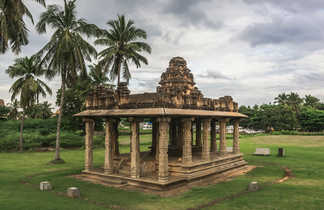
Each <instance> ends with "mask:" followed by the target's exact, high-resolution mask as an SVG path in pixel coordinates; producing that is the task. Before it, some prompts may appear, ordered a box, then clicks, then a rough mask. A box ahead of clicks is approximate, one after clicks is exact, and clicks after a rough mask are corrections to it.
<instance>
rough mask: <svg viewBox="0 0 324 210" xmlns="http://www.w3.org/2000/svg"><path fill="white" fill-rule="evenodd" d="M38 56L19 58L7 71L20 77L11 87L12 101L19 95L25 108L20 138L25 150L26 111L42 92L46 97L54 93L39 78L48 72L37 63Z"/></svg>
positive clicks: (20, 145) (22, 106)
mask: <svg viewBox="0 0 324 210" xmlns="http://www.w3.org/2000/svg"><path fill="white" fill-rule="evenodd" d="M37 61H38V60H37V59H36V57H34V56H33V57H30V58H29V57H24V58H17V59H16V60H15V64H14V65H12V66H9V67H8V69H7V70H6V73H7V74H9V77H10V78H16V77H18V79H17V80H16V81H15V82H14V84H13V85H12V86H11V88H10V90H9V91H10V92H11V93H12V95H11V101H13V100H14V99H15V98H16V97H17V96H19V97H20V100H19V101H20V107H21V108H22V109H23V112H22V114H21V126H20V138H19V149H20V151H22V150H23V129H24V118H25V111H26V110H27V109H28V108H30V107H31V106H33V104H34V103H35V102H36V101H37V100H38V98H39V95H40V94H41V95H42V96H43V97H45V96H46V95H47V94H50V95H51V94H52V90H51V89H50V88H49V87H48V86H47V85H46V83H45V82H43V81H42V80H40V79H39V77H41V76H43V75H44V74H45V72H46V70H45V69H43V68H40V67H39V65H38V63H37Z"/></svg>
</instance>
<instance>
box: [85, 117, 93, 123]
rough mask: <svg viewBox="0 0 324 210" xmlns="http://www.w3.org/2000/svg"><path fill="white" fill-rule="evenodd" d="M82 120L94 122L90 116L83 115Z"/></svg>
mask: <svg viewBox="0 0 324 210" xmlns="http://www.w3.org/2000/svg"><path fill="white" fill-rule="evenodd" d="M82 121H83V122H85V123H86V122H89V123H93V122H94V120H93V119H92V118H90V117H84V118H82Z"/></svg>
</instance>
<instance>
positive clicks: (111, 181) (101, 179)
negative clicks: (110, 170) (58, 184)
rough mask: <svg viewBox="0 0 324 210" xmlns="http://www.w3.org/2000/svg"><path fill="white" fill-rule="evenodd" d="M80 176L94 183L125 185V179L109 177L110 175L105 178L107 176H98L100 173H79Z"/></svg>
mask: <svg viewBox="0 0 324 210" xmlns="http://www.w3.org/2000/svg"><path fill="white" fill-rule="evenodd" d="M81 178H82V179H83V180H85V181H90V182H93V183H96V184H103V185H108V186H114V187H122V186H125V185H127V182H126V181H125V180H121V179H118V178H111V177H109V179H107V177H106V176H104V175H102V176H100V175H92V174H86V173H83V174H82V175H81Z"/></svg>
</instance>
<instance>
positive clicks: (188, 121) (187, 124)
mask: <svg viewBox="0 0 324 210" xmlns="http://www.w3.org/2000/svg"><path fill="white" fill-rule="evenodd" d="M181 124H182V126H181V127H182V135H183V149H182V163H183V164H189V163H191V162H192V150H191V141H192V138H191V137H192V135H191V128H192V118H183V119H182V120H181Z"/></svg>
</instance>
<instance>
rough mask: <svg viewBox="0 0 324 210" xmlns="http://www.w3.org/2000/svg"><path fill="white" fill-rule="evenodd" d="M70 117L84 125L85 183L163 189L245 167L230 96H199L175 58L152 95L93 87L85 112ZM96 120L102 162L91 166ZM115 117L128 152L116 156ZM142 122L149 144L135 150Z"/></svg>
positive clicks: (124, 87) (183, 63)
mask: <svg viewBox="0 0 324 210" xmlns="http://www.w3.org/2000/svg"><path fill="white" fill-rule="evenodd" d="M75 116H77V117H82V118H83V120H84V122H85V126H86V136H85V168H84V171H83V173H82V176H83V177H84V178H86V179H94V180H101V181H104V182H106V183H111V184H112V185H113V184H117V185H118V184H120V185H130V186H133V187H135V188H140V189H141V188H142V189H149V190H153V191H167V190H170V189H174V188H177V187H179V186H185V185H187V186H189V185H191V184H192V183H195V182H197V181H198V182H199V181H202V180H204V179H213V178H214V177H215V178H217V177H218V178H219V177H224V176H226V174H228V173H229V172H234V171H236V172H239V171H242V170H245V168H246V165H247V162H246V161H244V160H243V154H242V153H240V147H239V121H240V119H241V118H245V117H247V116H246V115H243V114H240V113H238V104H237V103H236V102H234V101H233V99H232V97H230V96H224V97H221V98H219V99H212V98H205V97H204V96H203V94H202V93H201V91H200V90H199V89H198V88H197V87H196V86H195V82H194V78H193V75H192V73H190V69H188V68H187V63H186V61H185V60H184V59H183V58H181V57H174V58H172V59H171V60H170V62H169V67H168V68H167V69H166V71H165V72H164V73H162V75H161V81H160V82H159V86H158V87H157V89H156V92H155V93H143V94H131V93H130V91H129V89H128V88H127V84H126V83H121V84H120V85H119V86H118V87H117V89H116V90H112V89H108V88H105V87H97V88H96V89H95V90H94V91H92V92H91V93H90V94H89V95H88V97H87V99H86V110H85V111H83V112H81V113H79V114H76V115H75ZM98 118H101V119H104V121H105V160H104V165H103V166H102V167H99V168H95V167H94V166H93V151H92V149H93V147H92V143H93V135H94V119H98ZM121 118H124V119H125V118H126V119H127V120H128V121H129V122H130V153H128V154H120V153H119V148H118V147H119V144H118V126H119V122H120V119H121ZM144 119H150V120H151V121H152V141H151V142H152V143H151V144H150V146H149V147H148V148H147V149H146V150H145V151H140V142H141V140H140V133H139V131H140V129H139V123H140V122H141V121H143V120H144ZM216 124H218V126H216ZM229 124H231V125H233V145H232V148H233V149H232V150H231V151H227V149H226V145H227V144H226V126H227V125H229ZM217 134H218V135H217Z"/></svg>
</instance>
